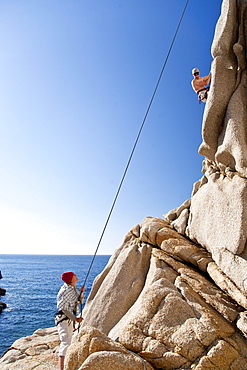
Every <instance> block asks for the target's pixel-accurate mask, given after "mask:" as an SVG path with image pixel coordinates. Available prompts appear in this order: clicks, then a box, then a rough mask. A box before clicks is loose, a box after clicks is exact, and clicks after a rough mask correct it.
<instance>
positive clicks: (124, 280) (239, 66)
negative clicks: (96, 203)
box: [0, 0, 247, 370]
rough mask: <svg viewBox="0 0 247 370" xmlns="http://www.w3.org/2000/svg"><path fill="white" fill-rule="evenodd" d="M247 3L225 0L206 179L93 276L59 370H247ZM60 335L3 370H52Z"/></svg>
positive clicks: (35, 339)
mask: <svg viewBox="0 0 247 370" xmlns="http://www.w3.org/2000/svg"><path fill="white" fill-rule="evenodd" d="M246 10H247V1H246V0H224V1H223V4H222V14H221V17H220V19H219V21H218V24H217V27H216V32H215V38H214V41H213V45H212V55H213V57H214V61H213V63H212V76H213V78H212V84H211V88H210V93H209V97H208V101H207V103H206V106H205V113H204V118H203V130H202V137H203V142H202V144H201V146H200V149H199V152H200V154H202V155H203V156H205V159H204V161H203V172H204V175H203V177H202V178H201V179H200V180H199V181H198V182H197V183H196V184H194V188H193V191H192V197H191V199H188V200H186V201H185V202H184V203H183V204H182V205H181V206H180V207H178V208H176V209H174V210H172V211H170V212H169V213H168V214H167V215H166V216H165V220H162V219H159V218H154V217H147V218H145V219H144V220H143V222H142V223H141V224H140V225H136V226H135V227H134V228H133V229H132V230H130V232H129V233H128V234H127V235H126V237H125V239H124V241H123V244H122V245H121V246H120V247H119V248H118V249H117V250H116V251H115V253H114V254H113V256H112V257H111V259H110V261H109V263H108V265H107V266H106V268H105V269H104V271H103V272H102V273H101V274H100V275H99V276H98V277H97V278H96V279H95V281H94V284H93V287H92V290H91V293H90V295H89V297H88V300H87V302H86V305H85V308H84V311H83V317H84V321H83V325H84V326H83V325H82V327H81V329H80V331H79V332H76V333H75V335H74V338H73V343H72V345H71V346H70V348H69V350H68V353H67V356H66V364H65V369H66V370H112V369H118V370H132V369H133V370H139V369H140V370H142V369H144V370H145V369H146V370H152V369H153V370H176V369H177V370H179V369H180V370H189V369H191V370H192V369H193V370H246V369H247V341H246V338H247V246H246V241H247V103H246V101H247V91H246V87H247V81H246V78H247V76H246V49H245V48H246V46H245V45H246V32H247V31H246V30H247V27H246V26H247V22H246ZM57 345H58V338H57V334H56V329H54V328H51V329H46V331H45V332H44V331H41V332H39V331H38V332H36V333H34V334H33V336H31V337H27V338H22V339H20V340H19V341H16V342H15V343H14V344H13V346H12V347H11V348H10V349H9V350H8V351H7V352H6V353H5V354H4V356H3V357H2V358H1V359H0V369H1V370H7V369H9V370H12V369H24V370H25V369H31V368H35V369H40V370H42V369H55V367H54V366H55V363H56V351H57Z"/></svg>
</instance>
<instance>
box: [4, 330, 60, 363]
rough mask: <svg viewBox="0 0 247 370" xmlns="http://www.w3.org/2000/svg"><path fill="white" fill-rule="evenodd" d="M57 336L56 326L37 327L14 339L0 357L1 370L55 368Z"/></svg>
mask: <svg viewBox="0 0 247 370" xmlns="http://www.w3.org/2000/svg"><path fill="white" fill-rule="evenodd" d="M58 346H59V338H58V334H57V328H56V327H55V328H48V329H38V330H36V331H35V332H34V333H33V335H30V336H28V337H24V338H20V339H18V340H16V341H15V342H14V343H13V344H12V346H11V347H10V348H9V349H8V350H7V351H5V353H4V354H3V356H2V357H1V358H0V369H1V370H20V369H21V370H30V369H37V370H56V369H57V349H58Z"/></svg>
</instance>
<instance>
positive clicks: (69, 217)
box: [0, 0, 221, 254]
mask: <svg viewBox="0 0 247 370" xmlns="http://www.w3.org/2000/svg"><path fill="white" fill-rule="evenodd" d="M185 3H186V0H172V1H170V0H135V1H133V0H105V1H102V0H36V1H34V0H21V1H19V0H1V1H0V29H1V38H0V50H1V57H0V254H1V253H20V254H22V253H34V254H36V253H37V254H40V253H42V254H93V253H94V251H95V248H96V246H97V244H98V240H99V237H100V235H101V232H102V229H103V227H104V224H105V221H106V218H107V215H108V212H109V210H110V207H111V204H112V202H113V199H114V197H115V194H116V191H117V188H118V186H119V183H120V180H121V177H122V174H123V171H124V169H125V166H126V164H127V161H128V158H129V155H130V152H131V150H132V147H133V144H134V142H135V139H136V136H137V134H138V131H139V128H140V126H141V123H142V121H143V118H144V115H145V112H146V109H147V107H148V104H149V101H150V99H151V96H152V94H153V91H154V88H155V85H156V83H157V80H158V77H159V74H160V72H161V69H162V66H163V63H164V60H165V58H166V55H167V52H168V49H169V47H170V43H171V41H172V38H173V35H174V32H175V30H176V27H177V24H178V21H179V19H180V16H181V13H182V11H183V8H184V5H185ZM220 9H221V0H207V1H198V0H190V2H189V5H188V8H187V10H186V13H185V16H184V19H183V22H182V24H181V28H180V30H179V33H178V36H177V39H176V41H175V44H174V47H173V49H172V52H171V55H170V57H169V60H168V63H167V66H166V69H165V71H164V74H163V77H162V80H161V82H160V85H159V88H158V91H157V94H156V96H155V99H154V102H153V105H152V107H151V110H150V112H149V115H148V118H147V120H146V123H145V126H144V128H143V131H142V134H141V137H140V140H139V143H138V146H137V148H136V151H135V154H134V157H133V160H132V162H131V165H130V168H129V171H128V173H127V176H126V179H125V182H124V184H123V187H122V190H121V192H120V195H119V198H118V201H117V203H116V206H115V208H114V211H113V213H112V217H111V219H110V222H109V224H108V227H107V229H106V233H105V235H104V238H103V240H102V243H101V245H100V248H99V251H98V253H99V254H112V252H113V251H114V250H115V249H116V248H117V247H118V246H119V245H120V244H121V242H122V240H123V238H124V236H125V235H126V233H127V232H128V231H129V230H130V229H131V228H132V227H133V226H135V225H136V224H138V223H141V222H142V220H143V219H144V218H145V217H146V216H154V217H161V218H162V215H163V214H165V213H167V212H168V211H169V210H171V209H173V208H176V207H178V206H180V205H181V204H182V203H183V202H184V201H185V200H186V199H188V198H190V196H191V191H192V187H193V183H194V182H196V181H197V180H199V179H200V178H201V176H202V174H201V163H202V160H203V157H202V156H200V155H199V154H198V153H197V150H198V147H199V145H200V143H201V122H202V115H203V110H204V107H205V105H204V104H201V105H199V104H198V102H197V96H196V94H195V93H194V92H193V90H192V88H191V85H190V81H191V78H192V76H191V69H192V68H193V67H198V68H199V69H200V71H201V74H202V75H206V74H208V73H209V71H210V65H211V61H212V57H211V50H210V49H211V43H212V39H213V35H214V30H215V25H216V22H217V19H218V18H219V15H220Z"/></svg>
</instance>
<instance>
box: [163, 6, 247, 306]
mask: <svg viewBox="0 0 247 370" xmlns="http://www.w3.org/2000/svg"><path fill="white" fill-rule="evenodd" d="M246 10H247V2H246V1H245V0H239V1H235V0H234V1H232V0H224V1H223V4H222V13H221V16H220V19H219V21H218V24H217V26H216V31H215V37H214V41H213V44H212V55H213V58H214V60H213V63H212V76H213V78H212V84H211V87H210V93H209V98H208V101H207V104H206V106H205V112H204V117H203V127H202V138H203V142H202V144H201V146H200V148H199V153H200V154H202V155H203V156H205V159H204V161H203V172H204V176H203V177H202V178H201V179H200V180H199V181H198V182H197V183H196V184H195V185H194V189H193V192H192V198H191V199H190V204H188V205H187V207H186V208H185V209H186V210H187V213H186V214H184V215H180V214H179V212H180V208H181V207H179V208H178V209H175V210H172V211H171V212H169V213H168V214H167V215H166V217H167V220H168V221H170V222H172V223H173V226H174V227H175V228H176V230H178V231H179V232H181V233H182V234H185V235H187V236H188V237H189V238H190V239H191V240H193V241H195V242H197V243H199V244H201V245H202V246H203V247H205V248H206V249H207V250H208V251H209V252H210V253H211V254H212V258H213V260H214V261H215V262H216V264H217V266H218V267H219V268H220V270H221V271H223V272H224V274H225V275H226V276H227V278H229V279H230V280H231V282H232V283H233V284H234V285H236V286H237V287H238V289H239V290H240V291H241V292H242V294H243V295H246V294H247V246H246V242H247V124H246V122H247V104H246V99H247V72H246V38H247V31H246ZM184 212H185V211H184ZM181 224H182V225H183V227H182V228H181V227H180V225H181ZM234 299H235V298H234ZM245 308H246V306H245Z"/></svg>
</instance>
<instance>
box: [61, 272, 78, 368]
mask: <svg viewBox="0 0 247 370" xmlns="http://www.w3.org/2000/svg"><path fill="white" fill-rule="evenodd" d="M61 278H62V280H63V282H64V284H63V286H62V287H61V288H60V290H59V292H58V294H57V308H58V312H57V314H56V319H55V323H56V325H57V328H58V334H59V337H60V341H61V343H60V348H59V362H58V369H59V370H63V369H64V360H65V354H66V351H67V349H68V347H69V345H70V343H71V340H72V334H73V321H76V322H78V323H81V322H82V320H83V318H82V317H77V316H75V314H74V309H75V308H76V307H77V304H78V302H82V300H83V292H84V286H82V287H81V289H80V293H79V292H78V289H77V287H76V282H77V281H78V278H77V276H76V274H74V273H73V272H72V271H66V272H64V273H63V274H62V276H61Z"/></svg>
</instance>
